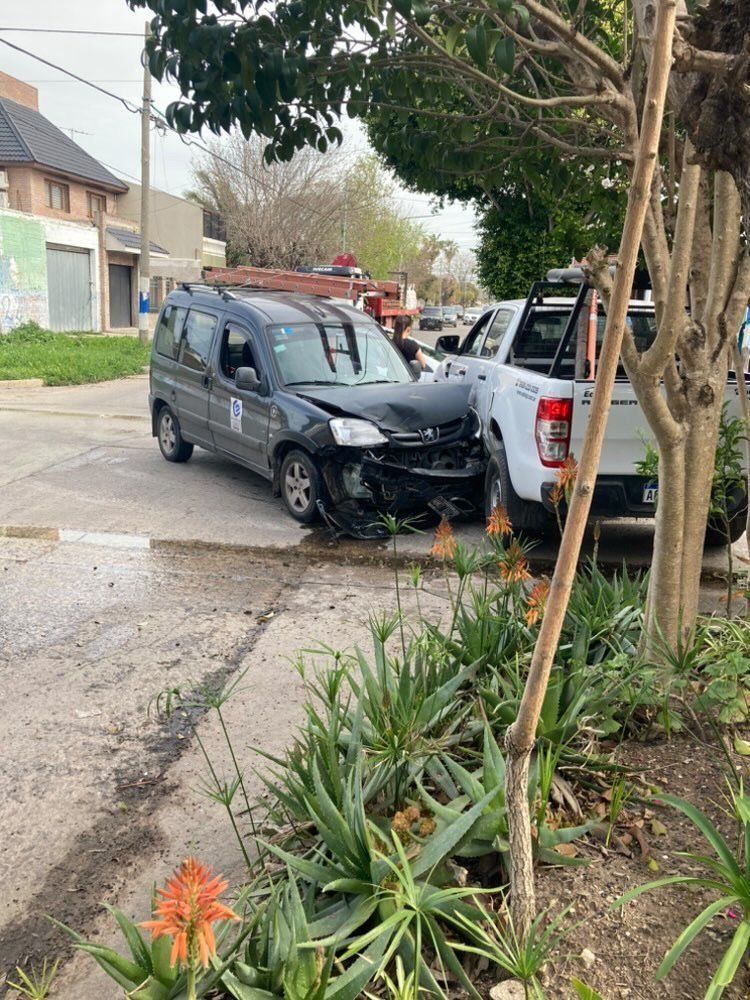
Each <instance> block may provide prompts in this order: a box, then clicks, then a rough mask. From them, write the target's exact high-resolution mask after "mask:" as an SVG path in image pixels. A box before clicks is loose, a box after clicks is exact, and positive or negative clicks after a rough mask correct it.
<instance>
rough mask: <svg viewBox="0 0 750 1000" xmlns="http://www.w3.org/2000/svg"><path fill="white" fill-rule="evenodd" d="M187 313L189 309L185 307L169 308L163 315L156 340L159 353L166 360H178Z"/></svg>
mask: <svg viewBox="0 0 750 1000" xmlns="http://www.w3.org/2000/svg"><path fill="white" fill-rule="evenodd" d="M186 313H187V309H185V308H184V307H183V306H167V308H166V309H165V310H164V311H163V312H162V314H161V318H160V319H159V326H158V328H157V330H156V334H155V336H154V340H155V341H156V350H157V353H158V354H163V355H164V357H165V358H172V359H173V360H174V361H176V360H177V354H178V352H179V349H180V337H181V336H182V327H183V324H184V322H185V314H186Z"/></svg>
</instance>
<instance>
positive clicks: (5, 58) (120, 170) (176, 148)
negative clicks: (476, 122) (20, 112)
mask: <svg viewBox="0 0 750 1000" xmlns="http://www.w3.org/2000/svg"><path fill="white" fill-rule="evenodd" d="M145 20H146V18H145V17H144V12H143V11H141V12H138V13H134V12H133V11H131V10H130V8H129V7H128V6H127V4H126V3H125V0H32V2H30V3H28V2H27V3H25V4H24V3H14V4H12V5H11V4H10V3H9V2H7V0H5V2H3V3H0V39H5V40H6V41H8V42H11V43H13V44H14V45H19V46H21V47H22V48H24V49H27V50H29V51H30V52H33V53H35V54H36V55H39V56H42V57H43V58H45V59H48V60H49V61H51V62H53V63H56V64H57V65H59V66H61V67H63V68H65V69H68V70H71V71H72V72H74V73H76V74H78V75H79V76H82V77H85V78H86V79H87V80H90V81H93V82H96V83H98V84H99V85H100V86H101V87H104V88H105V89H107V90H109V91H112V92H113V93H114V94H117V95H119V96H121V97H124V98H126V99H127V100H129V101H131V102H132V103H138V102H139V101H140V97H141V90H142V85H141V73H142V70H141V64H140V52H141V48H142V42H141V39H140V37H132V38H130V37H106V36H101V35H84V34H76V35H69V34H53V33H47V32H38V33H37V32H31V31H29V32H26V31H7V30H2V29H7V28H36V29H53V28H65V29H75V30H79V31H117V32H133V33H134V36H135V34H136V33H139V32H140V33H142V32H143V29H144V26H145ZM0 69H2V70H3V71H4V72H6V73H10V74H11V76H15V77H18V78H19V79H21V80H26V81H27V82H29V83H33V84H34V86H35V87H37V88H38V89H39V104H40V110H41V111H42V113H43V114H45V115H46V116H47V117H48V118H49V119H50V120H51V121H52V122H54V123H55V125H57V126H59V127H60V128H63V129H66V130H68V131H69V132H70V130H73V132H72V136H73V138H74V139H75V141H76V142H77V143H79V144H80V145H81V146H83V148H84V149H86V150H88V152H89V153H91V154H92V155H93V156H95V157H96V158H97V159H98V160H100V161H101V162H102V163H104V164H106V166H108V167H109V168H110V169H111V170H112V171H113V172H114V173H116V174H118V175H119V176H121V177H124V178H125V180H137V179H138V175H139V173H140V132H139V129H140V125H139V118H138V116H137V115H136V114H132V113H130V112H128V111H127V110H126V109H125V108H124V107H123V105H122V104H120V103H119V102H118V101H116V100H113V99H112V98H110V97H107V96H105V95H104V94H99V93H97V92H96V91H94V90H92V89H91V88H90V87H87V86H85V85H83V84H81V83H78V82H76V81H75V80H71V79H70V78H66V77H65V76H63V75H62V74H61V73H60V72H58V71H56V70H54V69H52V68H50V67H49V66H45V65H43V64H42V63H40V62H37V61H36V60H35V59H32V58H31V57H30V56H27V55H25V54H23V53H20V52H15V51H13V50H12V49H10V48H8V47H7V46H6V45H0ZM178 96H179V94H178V92H177V91H176V90H175V89H174V88H172V87H169V86H163V85H161V84H158V83H156V82H155V83H154V92H153V99H154V104H155V105H156V107H158V108H159V109H161V110H162V111H163V110H165V109H166V107H167V105H168V104H169V103H170V102H171V101H173V100H175V98H176V97H178ZM344 124H345V125H347V124H348V128H347V132H346V140H345V145H344V148H345V150H346V151H347V152H349V153H354V152H356V151H357V150H358V149H365V148H366V141H365V139H364V137H363V136H362V133H361V131H360V129H359V128H358V127H352V126H351V124H349V123H347V122H346V121H345V122H344ZM152 134H153V133H152ZM193 155H194V152H193V151H192V150H190V149H188V148H187V147H186V146H184V145H183V144H182V142H181V141H180V139H179V137H178V136H177V135H175V134H170V133H168V134H167V135H165V136H162V135H159V134H153V144H152V154H151V169H152V175H151V180H152V183H153V184H154V185H155V186H156V187H158V188H161V189H163V190H165V191H169V192H171V193H172V194H181V193H183V192H184V191H185V190H186V189H187V188H189V187H190V184H191V160H192V159H193ZM395 204H396V205H397V206H398V208H399V210H400V211H401V214H403V215H405V216H408V217H412V218H418V219H419V221H420V222H421V223H422V224H423V225H424V226H425V228H426V229H427V230H428V231H430V232H434V233H436V234H437V235H439V236H441V237H443V238H446V239H452V240H455V241H456V243H458V244H459V246H460V247H461V248H462V249H472V248H473V246H474V243H475V236H474V227H473V212H472V211H470V210H467V209H466V208H464V207H462V206H461V205H453V206H450V207H448V208H446V209H443V210H442V211H440V212H439V213H438V214H437V215H435V216H434V217H432V216H430V211H431V207H430V202H429V199H428V198H426V197H424V196H421V195H414V194H412V193H411V192H408V191H405V190H403V189H400V190H399V192H398V194H397V200H396V202H395ZM423 216H428V217H427V218H422V217H423Z"/></svg>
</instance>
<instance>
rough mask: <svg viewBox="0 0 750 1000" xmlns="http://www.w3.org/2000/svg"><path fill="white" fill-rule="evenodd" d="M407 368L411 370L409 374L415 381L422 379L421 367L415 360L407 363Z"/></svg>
mask: <svg viewBox="0 0 750 1000" xmlns="http://www.w3.org/2000/svg"><path fill="white" fill-rule="evenodd" d="M409 367H410V368H411V373H412V375H413V376H414V378H416V379H417V380H419V379H420V378H422V366H421V365H420V363H419V362H418V361H417V360H416V359H415V360H414V361H410V362H409Z"/></svg>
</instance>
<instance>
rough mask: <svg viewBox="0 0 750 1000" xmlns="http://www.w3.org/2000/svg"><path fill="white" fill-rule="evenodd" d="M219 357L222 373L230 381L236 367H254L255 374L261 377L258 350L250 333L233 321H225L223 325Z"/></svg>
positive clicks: (232, 379)
mask: <svg viewBox="0 0 750 1000" xmlns="http://www.w3.org/2000/svg"><path fill="white" fill-rule="evenodd" d="M219 358H220V364H221V371H222V374H223V375H224V376H225V377H226V378H228V379H229V380H230V381H234V376H235V374H236V373H237V369H238V368H254V369H255V374H256V375H257V376H258V378H261V375H262V372H261V370H260V363H259V360H258V352H257V350H256V349H255V345H254V344H253V337H252V334H251V333H250V331H249V330H245V329H243V327H241V326H237V325H236V324H235V323H227V325H226V326H225V327H224V333H223V335H222V338H221V351H220V353H219Z"/></svg>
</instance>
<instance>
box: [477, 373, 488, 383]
mask: <svg viewBox="0 0 750 1000" xmlns="http://www.w3.org/2000/svg"><path fill="white" fill-rule="evenodd" d="M477 379H478V381H479V382H486V381H487V376H486V375H477Z"/></svg>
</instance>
